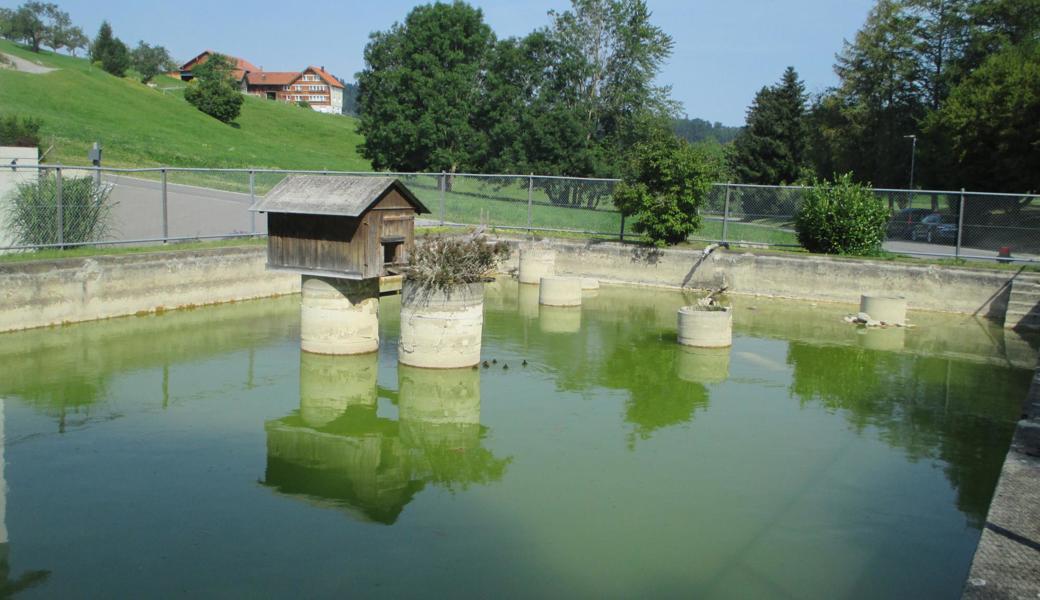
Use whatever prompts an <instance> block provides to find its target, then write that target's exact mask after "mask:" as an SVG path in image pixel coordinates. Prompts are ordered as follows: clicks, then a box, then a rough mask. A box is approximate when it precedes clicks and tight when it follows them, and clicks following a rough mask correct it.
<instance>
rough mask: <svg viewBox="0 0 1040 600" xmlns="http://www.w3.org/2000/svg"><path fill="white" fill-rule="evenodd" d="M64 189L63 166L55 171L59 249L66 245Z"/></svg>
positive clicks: (59, 166)
mask: <svg viewBox="0 0 1040 600" xmlns="http://www.w3.org/2000/svg"><path fill="white" fill-rule="evenodd" d="M64 195H65V194H64V190H63V189H62V179H61V165H58V167H57V168H56V169H54V202H55V204H56V205H57V207H56V208H57V210H58V214H57V221H58V223H57V225H58V247H59V248H64V247H65V246H64V244H65V198H64Z"/></svg>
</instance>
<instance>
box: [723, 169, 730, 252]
mask: <svg viewBox="0 0 1040 600" xmlns="http://www.w3.org/2000/svg"><path fill="white" fill-rule="evenodd" d="M731 189H732V188H730V186H729V183H726V206H725V208H723V209H722V241H724V242H725V241H727V238H726V233H727V232H728V230H729V194H730V190H731Z"/></svg>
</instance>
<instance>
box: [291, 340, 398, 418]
mask: <svg viewBox="0 0 1040 600" xmlns="http://www.w3.org/2000/svg"><path fill="white" fill-rule="evenodd" d="M378 375H379V353H377V352H369V353H368V354H358V355H355V356H326V355H321V354H311V353H309V352H301V353H300V417H301V418H302V419H303V422H304V423H306V424H307V425H309V426H311V427H321V426H323V425H326V424H328V423H330V422H332V421H334V420H336V419H337V418H338V417H339V416H340V415H342V414H343V413H344V412H345V411H346V410H347V408H349V407H351V406H369V407H372V408H375V406H376V396H377V394H376V381H377V378H378Z"/></svg>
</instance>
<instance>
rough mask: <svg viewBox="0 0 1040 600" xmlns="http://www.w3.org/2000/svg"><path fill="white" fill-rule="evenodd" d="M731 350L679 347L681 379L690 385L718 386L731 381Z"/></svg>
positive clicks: (679, 372)
mask: <svg viewBox="0 0 1040 600" xmlns="http://www.w3.org/2000/svg"><path fill="white" fill-rule="evenodd" d="M729 354H730V349H729V348H695V347H693V346H680V347H679V363H678V368H677V370H678V374H679V379H682V380H683V381H689V382H690V383H700V384H705V385H708V384H716V383H722V382H724V381H726V380H727V379H729Z"/></svg>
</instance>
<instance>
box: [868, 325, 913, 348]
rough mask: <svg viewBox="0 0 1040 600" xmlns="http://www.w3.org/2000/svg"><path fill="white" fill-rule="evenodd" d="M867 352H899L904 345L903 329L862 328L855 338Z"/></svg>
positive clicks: (904, 329)
mask: <svg viewBox="0 0 1040 600" xmlns="http://www.w3.org/2000/svg"><path fill="white" fill-rule="evenodd" d="M856 339H858V340H859V345H860V346H862V347H864V348H867V349H868V350H889V351H893V352H895V351H899V350H902V349H903V347H904V346H905V345H906V328H905V327H864V328H863V329H861V330H860V331H859V335H857V336H856Z"/></svg>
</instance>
